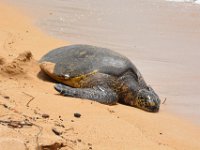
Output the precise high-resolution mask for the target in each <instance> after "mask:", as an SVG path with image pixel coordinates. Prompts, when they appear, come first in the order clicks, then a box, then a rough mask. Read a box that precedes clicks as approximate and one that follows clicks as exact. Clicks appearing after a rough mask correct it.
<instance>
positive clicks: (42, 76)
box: [37, 70, 56, 83]
mask: <svg viewBox="0 0 200 150" xmlns="http://www.w3.org/2000/svg"><path fill="white" fill-rule="evenodd" d="M37 77H38V78H39V79H41V80H43V81H46V82H51V83H56V81H55V80H54V79H52V78H50V77H49V76H48V75H46V74H45V73H44V72H43V71H42V70H40V72H38V74H37Z"/></svg>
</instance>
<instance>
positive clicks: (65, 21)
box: [7, 0, 200, 123]
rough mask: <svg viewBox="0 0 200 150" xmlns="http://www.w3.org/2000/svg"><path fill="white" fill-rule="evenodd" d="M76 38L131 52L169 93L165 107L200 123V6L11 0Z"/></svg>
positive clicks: (55, 31) (152, 0)
mask: <svg viewBox="0 0 200 150" xmlns="http://www.w3.org/2000/svg"><path fill="white" fill-rule="evenodd" d="M7 1H9V2H12V3H15V4H17V5H18V6H21V7H22V8H24V9H26V10H27V11H28V12H29V13H30V14H31V15H33V16H34V17H36V18H37V21H36V23H37V25H39V26H40V27H41V28H42V29H43V30H45V31H47V32H48V33H50V34H52V35H54V36H57V37H59V38H63V39H65V40H67V41H70V42H72V43H82V44H83V43H85V44H92V45H97V46H102V47H107V48H111V49H114V50H115V51H118V52H120V53H122V54H124V55H126V56H127V57H129V58H130V59H131V60H132V61H133V62H134V63H135V64H136V66H137V67H138V68H139V70H140V71H141V73H142V74H143V76H144V78H145V79H146V81H147V83H149V84H150V85H151V86H152V87H153V88H154V89H155V90H156V91H157V92H158V94H159V95H160V97H161V99H162V100H164V99H165V98H167V100H166V102H165V104H163V105H162V106H161V107H162V109H161V111H162V110H163V109H167V110H170V111H173V112H176V113H177V114H181V115H182V116H186V117H187V118H189V119H192V120H193V121H195V122H198V123H200V92H199V91H200V85H199V84H200V70H199V66H200V59H199V58H200V51H199V49H200V45H199V38H200V14H199V11H200V6H199V5H192V4H184V3H178V4H175V3H169V2H165V1H164V0H163V1H162V0H140V1H138V0H123V1H121V0H109V1H107V0H101V1H97V0H96V1H94V0H81V1H80V0H42V1H41V0H35V1H32V0H17V1H15V0H7Z"/></svg>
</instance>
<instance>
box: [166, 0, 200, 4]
mask: <svg viewBox="0 0 200 150" xmlns="http://www.w3.org/2000/svg"><path fill="white" fill-rule="evenodd" d="M167 1H171V2H172V1H173V2H192V3H196V4H200V0H167Z"/></svg>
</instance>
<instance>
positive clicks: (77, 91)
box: [55, 84, 118, 105]
mask: <svg viewBox="0 0 200 150" xmlns="http://www.w3.org/2000/svg"><path fill="white" fill-rule="evenodd" d="M55 89H56V90H57V91H58V92H59V93H60V94H61V95H64V96H70V97H77V98H82V99H90V100H93V101H97V102H99V103H103V104H107V105H114V104H116V103H117V101H118V96H117V94H116V93H115V92H113V91H112V90H111V89H106V90H103V88H101V87H99V86H98V87H94V88H72V87H69V86H66V85H64V84H56V85H55Z"/></svg>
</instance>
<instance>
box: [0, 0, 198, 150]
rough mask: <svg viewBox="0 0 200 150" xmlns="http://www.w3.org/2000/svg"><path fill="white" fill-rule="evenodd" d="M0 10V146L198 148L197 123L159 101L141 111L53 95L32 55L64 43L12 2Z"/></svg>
mask: <svg viewBox="0 0 200 150" xmlns="http://www.w3.org/2000/svg"><path fill="white" fill-rule="evenodd" d="M0 10H1V13H0V149H2V150H4V149H5V150H12V149H16V150H23V149H45V148H49V149H52V150H55V149H64V150H65V149H75V150H76V149H77V150H80V149H81V150H82V149H94V150H102V149H103V150H110V149H116V150H133V149H135V150H149V149H153V150H161V149H162V150H184V149H185V150H188V149H192V150H198V149H200V143H199V141H200V134H199V133H200V127H199V125H198V124H194V123H192V122H190V121H188V120H187V119H184V118H181V117H179V116H178V115H174V114H173V113H170V112H169V111H166V108H165V104H162V105H161V109H160V111H159V113H147V112H145V111H142V110H139V109H136V108H133V107H129V106H124V105H121V104H118V105H115V106H107V105H102V104H99V103H96V102H91V101H88V100H80V99H74V98H67V97H63V96H60V95H58V93H57V92H56V91H55V90H54V88H53V86H54V84H55V83H54V82H53V81H52V80H50V79H49V78H48V77H46V76H45V75H44V74H43V73H41V71H40V68H39V64H38V60H39V59H40V58H41V56H42V55H44V54H45V53H47V52H48V51H49V50H51V49H53V48H57V47H60V46H64V45H69V44H70V43H69V42H68V41H64V40H60V39H56V38H54V37H52V36H50V35H48V34H47V33H44V32H43V31H41V30H40V29H39V28H38V27H35V26H34V24H33V22H32V20H31V19H30V18H28V17H27V16H25V15H24V14H25V13H24V12H23V11H21V10H19V9H18V8H15V7H14V6H10V5H8V4H4V3H0ZM195 36H196V34H195ZM138 64H139V66H140V65H141V64H140V63H138ZM147 70H148V68H147ZM148 75H149V77H148ZM146 76H147V80H149V78H150V77H151V74H146ZM169 84H170V83H169ZM157 89H159V87H157ZM74 113H80V114H81V117H80V118H76V117H74Z"/></svg>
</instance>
